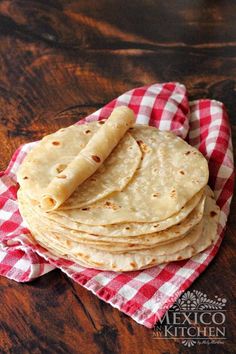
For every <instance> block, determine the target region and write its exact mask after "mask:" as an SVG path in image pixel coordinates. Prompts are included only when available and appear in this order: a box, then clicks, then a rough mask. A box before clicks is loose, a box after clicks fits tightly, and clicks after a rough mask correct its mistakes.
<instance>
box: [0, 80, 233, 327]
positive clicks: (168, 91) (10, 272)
mask: <svg viewBox="0 0 236 354" xmlns="http://www.w3.org/2000/svg"><path fill="white" fill-rule="evenodd" d="M119 105H127V106H129V107H130V108H132V109H133V110H134V112H135V114H136V116H137V122H138V123H142V124H150V125H152V126H155V127H157V128H159V129H162V130H172V131H174V132H175V133H176V134H177V135H179V136H181V137H182V138H186V139H187V140H188V141H189V143H190V144H191V145H194V146H196V147H197V148H198V149H199V150H200V151H201V152H202V153H203V154H204V155H205V157H206V158H207V160H208V161H209V167H210V185H211V187H212V188H213V190H214V191H215V195H216V198H217V203H218V205H219V206H220V208H221V214H220V221H219V227H218V240H217V242H216V244H215V245H213V246H211V247H209V248H208V249H207V250H206V251H204V252H202V253H201V254H199V255H197V256H195V257H193V258H191V259H189V260H185V261H179V262H173V263H169V264H165V265H161V266H157V267H153V268H151V269H147V270H142V271H135V272H128V273H115V272H105V271H99V270H94V269H87V268H84V267H81V266H79V265H77V264H75V263H73V262H69V261H65V260H63V259H59V258H55V257H53V256H52V255H51V254H50V253H49V252H47V251H46V250H44V249H43V248H42V247H40V246H38V245H37V244H33V243H32V241H31V239H30V237H29V236H28V235H29V231H28V230H27V228H26V226H25V225H24V223H23V221H22V218H21V216H20V214H19V210H18V206H17V200H16V192H17V188H18V186H17V183H16V171H17V169H18V167H19V165H20V164H21V162H22V160H23V158H24V157H25V155H26V154H27V152H28V151H29V150H30V149H31V148H32V146H33V145H34V144H35V143H33V144H26V145H24V146H22V147H20V148H19V149H18V150H17V151H16V153H15V154H14V156H13V157H12V160H11V162H10V165H9V167H8V168H7V170H6V171H5V172H2V173H1V175H0V207H1V210H0V223H1V224H0V245H1V248H0V274H2V275H4V276H6V277H8V278H11V279H14V280H16V281H29V280H31V279H33V278H36V277H38V276H41V275H43V274H45V273H47V272H49V271H50V270H52V269H53V268H54V267H58V268H60V269H61V270H62V271H63V272H65V273H66V274H67V275H68V276H69V277H71V278H72V279H74V280H75V281H76V282H78V283H79V284H81V285H82V286H84V287H85V288H87V289H88V290H91V291H92V292H93V293H94V294H95V295H97V296H98V297H99V298H101V299H102V300H104V301H106V302H108V303H110V304H111V305H112V306H114V307H116V308H118V309H119V310H120V311H123V312H124V313H126V314H127V315H129V316H131V317H132V318H133V319H134V320H135V321H137V322H138V323H140V324H143V325H144V326H146V327H149V328H151V327H153V326H154V324H155V322H156V321H157V320H158V319H160V317H161V316H162V315H163V314H164V313H165V311H166V310H167V309H168V308H169V307H170V306H171V305H172V304H173V303H174V301H175V300H176V295H177V296H179V295H180V294H181V293H182V292H184V291H185V290H186V289H187V288H188V287H189V286H190V285H191V284H192V282H193V281H194V279H196V278H197V277H198V276H199V274H200V273H201V272H203V270H204V269H205V268H206V267H207V265H208V264H209V263H210V261H211V260H212V259H213V257H214V256H215V254H216V252H217V250H218V248H219V246H220V243H221V240H222V237H223V232H224V228H225V224H226V220H227V216H228V213H229V206H230V202H231V198H232V194H233V182H234V170H233V156H232V144H231V135H230V127H229V122H228V118H227V114H226V111H225V109H224V107H223V104H221V103H220V102H216V101H212V100H208V99H204V100H199V101H194V102H191V103H190V104H188V100H187V96H186V90H185V87H184V86H183V85H180V84H178V83H165V84H155V85H151V86H145V87H140V88H137V89H134V90H131V91H129V92H126V93H124V94H123V95H121V96H120V97H118V98H117V99H115V100H113V101H112V102H110V103H109V104H107V105H106V106H105V107H103V108H102V109H100V110H98V111H97V112H95V113H94V114H92V115H91V116H89V117H87V118H86V120H87V121H90V120H96V119H102V118H107V117H108V116H109V115H110V113H111V111H112V110H113V108H114V107H116V106H119Z"/></svg>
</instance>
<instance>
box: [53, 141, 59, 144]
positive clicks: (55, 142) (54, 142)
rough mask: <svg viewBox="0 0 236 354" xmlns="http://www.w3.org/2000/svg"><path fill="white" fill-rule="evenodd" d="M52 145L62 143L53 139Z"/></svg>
mask: <svg viewBox="0 0 236 354" xmlns="http://www.w3.org/2000/svg"><path fill="white" fill-rule="evenodd" d="M52 145H60V141H53V142H52Z"/></svg>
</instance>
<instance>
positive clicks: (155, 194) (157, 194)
mask: <svg viewBox="0 0 236 354" xmlns="http://www.w3.org/2000/svg"><path fill="white" fill-rule="evenodd" d="M152 196H153V197H154V198H156V197H159V196H160V193H158V192H156V193H154V194H153V195H152Z"/></svg>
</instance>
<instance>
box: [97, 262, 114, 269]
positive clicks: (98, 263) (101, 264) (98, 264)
mask: <svg viewBox="0 0 236 354" xmlns="http://www.w3.org/2000/svg"><path fill="white" fill-rule="evenodd" d="M93 264H95V265H97V266H99V267H100V266H103V263H100V262H93ZM114 268H115V267H114Z"/></svg>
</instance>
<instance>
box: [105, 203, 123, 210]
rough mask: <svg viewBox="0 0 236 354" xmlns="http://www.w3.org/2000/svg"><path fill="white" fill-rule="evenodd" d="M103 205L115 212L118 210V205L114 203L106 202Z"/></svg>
mask: <svg viewBox="0 0 236 354" xmlns="http://www.w3.org/2000/svg"><path fill="white" fill-rule="evenodd" d="M104 205H105V206H106V207H108V208H110V209H113V210H117V209H119V208H120V207H119V205H116V204H115V203H111V202H106V203H105V204H104Z"/></svg>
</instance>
